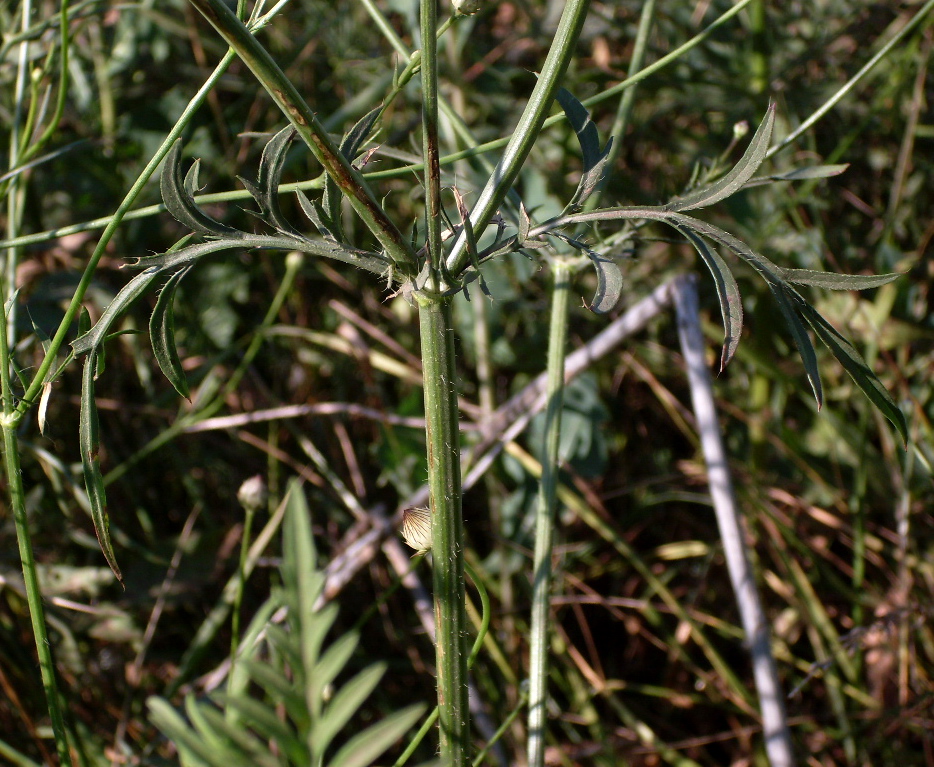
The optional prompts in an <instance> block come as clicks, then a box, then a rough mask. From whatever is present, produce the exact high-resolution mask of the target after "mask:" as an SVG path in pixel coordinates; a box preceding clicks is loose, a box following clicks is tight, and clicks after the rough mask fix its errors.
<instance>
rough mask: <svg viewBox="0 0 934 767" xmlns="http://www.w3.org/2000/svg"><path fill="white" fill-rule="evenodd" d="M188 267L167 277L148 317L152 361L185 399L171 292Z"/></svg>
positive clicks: (186, 388) (174, 289)
mask: <svg viewBox="0 0 934 767" xmlns="http://www.w3.org/2000/svg"><path fill="white" fill-rule="evenodd" d="M190 269H191V266H186V267H185V268H183V269H180V270H179V271H177V272H176V273H175V274H173V275H172V276H171V277H169V279H168V281H167V282H166V283H165V285H163V287H162V290H161V291H160V292H159V298H158V300H157V301H156V306H155V308H154V309H153V312H152V316H151V317H150V318H149V338H150V340H151V342H152V351H153V354H154V355H155V357H156V362H157V363H159V368H160V369H161V370H162V373H163V375H165V377H166V378H168V379H169V383H171V384H172V386H174V387H175V391H177V392H178V393H179V394H181V395H182V396H183V397H184V398H185V399H188V400H190V399H191V397H190V392H189V389H188V380H187V379H186V378H185V371H184V370H183V369H182V361H181V360H180V359H179V357H178V350H177V348H176V346H175V291H176V290H177V288H178V285H179V283H180V282H181V281H182V280H183V279H184V278H185V275H186V274H188V271H189V270H190Z"/></svg>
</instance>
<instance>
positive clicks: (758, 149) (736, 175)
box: [665, 102, 775, 211]
mask: <svg viewBox="0 0 934 767" xmlns="http://www.w3.org/2000/svg"><path fill="white" fill-rule="evenodd" d="M774 125H775V104H774V102H773V103H771V104H769V108H768V111H766V113H765V117H764V118H763V120H762V122H761V123H760V124H759V128H758V129H757V130H756V133H755V135H754V136H753V137H752V141H750V142H749V146H748V147H747V148H746V151H745V153H743V156H742V157H741V158H740V160H739V162H738V163H736V165H734V166H733V167H732V169H731V170H730V172H729V173H727V174H726V175H725V176H723V177H722V178H720V179H718V180H717V181H714V182H713V183H712V184H708V185H707V186H705V187H702V188H701V189H695V190H694V191H693V192H689V193H688V194H686V195H684V197H676V198H675V199H674V200H672V201H671V202H669V203H668V204H667V205H666V206H665V209H666V210H670V211H682V210H693V209H695V208H706V207H707V206H709V205H713V204H714V203H717V202H720V201H721V200H725V199H726V198H727V197H729V196H730V195H731V194H733V193H734V192H736V191H738V190H739V189H741V188H742V187H743V185H744V184H745V183H746V182H747V181H749V179H751V178H752V177H753V174H755V172H756V171H757V170H758V169H759V166H760V165H762V162H763V160H765V155H766V152H768V149H769V141H770V140H771V138H772V128H773V126H774Z"/></svg>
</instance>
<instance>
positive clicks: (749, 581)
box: [672, 275, 795, 767]
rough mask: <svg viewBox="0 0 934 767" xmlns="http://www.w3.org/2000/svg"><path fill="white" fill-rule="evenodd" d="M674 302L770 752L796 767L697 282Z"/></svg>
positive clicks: (688, 278)
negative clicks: (716, 397) (710, 363)
mask: <svg viewBox="0 0 934 767" xmlns="http://www.w3.org/2000/svg"><path fill="white" fill-rule="evenodd" d="M672 294H673V295H672V298H673V299H674V303H675V309H676V311H677V313H678V338H679V340H680V342H681V352H682V354H683V355H684V363H685V367H686V368H687V374H688V382H689V384H690V387H691V401H692V403H693V405H694V418H695V420H696V423H697V430H698V432H699V433H700V439H701V449H702V450H703V453H704V461H705V462H706V464H707V481H708V483H709V486H710V498H711V500H712V501H713V507H714V512H715V513H716V516H717V526H718V527H719V529H720V538H721V540H722V541H723V550H724V553H725V555H726V563H727V570H728V571H729V574H730V581H731V582H732V584H733V591H734V592H735V594H736V604H737V607H738V608H739V614H740V619H741V621H742V624H743V630H744V631H745V633H746V643H747V644H748V645H749V652H750V654H751V655H752V667H753V678H754V679H755V684H756V689H757V690H758V693H759V707H760V711H761V714H762V729H763V734H764V735H765V749H766V753H767V754H768V758H769V763H770V764H771V765H772V767H793V765H794V764H795V759H794V752H793V749H792V743H791V732H790V730H789V728H788V714H787V712H786V711H785V698H784V694H783V692H782V687H781V682H780V681H779V679H778V669H777V668H776V665H775V657H774V656H773V655H772V648H771V638H770V634H769V624H768V622H767V620H766V617H765V611H764V610H763V608H762V602H761V600H760V599H759V593H758V591H757V590H756V582H755V574H754V573H753V571H752V567H751V566H750V563H749V558H748V556H747V554H746V542H745V538H744V535H743V529H742V523H741V521H740V515H739V510H738V509H737V507H736V498H735V496H734V494H733V482H732V478H731V476H730V470H729V466H728V464H727V457H726V451H725V449H724V447H723V440H722V439H721V436H720V427H719V424H718V422H717V410H716V406H715V404H714V397H713V384H712V382H711V377H710V370H709V368H708V365H707V361H706V359H705V356H704V336H703V332H702V331H701V323H700V314H699V310H698V299H697V277H696V276H694V275H682V276H680V277H678V278H677V279H676V280H675V281H674V285H673V286H672Z"/></svg>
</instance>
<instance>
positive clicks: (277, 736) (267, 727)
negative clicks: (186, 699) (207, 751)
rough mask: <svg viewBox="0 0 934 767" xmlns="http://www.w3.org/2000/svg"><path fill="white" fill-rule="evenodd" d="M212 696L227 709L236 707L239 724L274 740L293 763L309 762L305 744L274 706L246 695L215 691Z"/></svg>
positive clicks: (262, 736)
mask: <svg viewBox="0 0 934 767" xmlns="http://www.w3.org/2000/svg"><path fill="white" fill-rule="evenodd" d="M211 697H212V699H214V700H216V701H217V702H218V703H220V704H221V705H222V706H223V707H224V708H225V709H228V708H229V709H236V711H237V712H238V713H239V717H238V718H237V722H238V724H239V725H240V726H242V727H249V728H250V729H251V730H253V732H255V733H256V734H257V735H258V736H260V737H261V738H263V739H264V740H269V741H273V742H274V743H275V744H276V746H277V747H278V748H280V749H282V750H283V751H285V752H286V754H287V755H288V757H289V760H290V762H291V764H296V765H298V764H308V761H309V754H308V749H307V748H306V747H305V744H304V743H302V741H301V739H300V738H299V737H298V735H297V734H296V733H295V731H294V730H292V728H291V727H289V725H288V723H287V722H284V721H282V719H281V718H280V716H279V714H278V713H277V712H276V711H275V710H274V709H273V708H271V707H269V706H267V705H265V704H263V703H260V702H259V701H258V700H254V699H253V698H250V697H247V696H245V695H237V696H232V695H225V694H224V693H215V694H213V695H212V696H211Z"/></svg>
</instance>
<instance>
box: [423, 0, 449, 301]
mask: <svg viewBox="0 0 934 767" xmlns="http://www.w3.org/2000/svg"><path fill="white" fill-rule="evenodd" d="M421 30H422V157H423V162H424V163H425V198H426V199H425V207H426V209H425V219H426V220H425V225H426V228H427V233H428V239H427V243H426V244H427V246H428V269H429V275H430V282H429V284H430V286H431V289H432V290H434V291H436V292H438V291H441V290H443V289H446V288H447V287H448V286H447V285H445V286H444V287H443V288H442V278H441V270H440V269H441V266H442V263H441V262H442V259H443V258H444V252H443V251H442V249H441V224H442V217H441V216H442V211H441V164H440V163H439V157H440V153H439V149H438V38H437V34H438V3H437V1H436V0H422V3H421Z"/></svg>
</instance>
